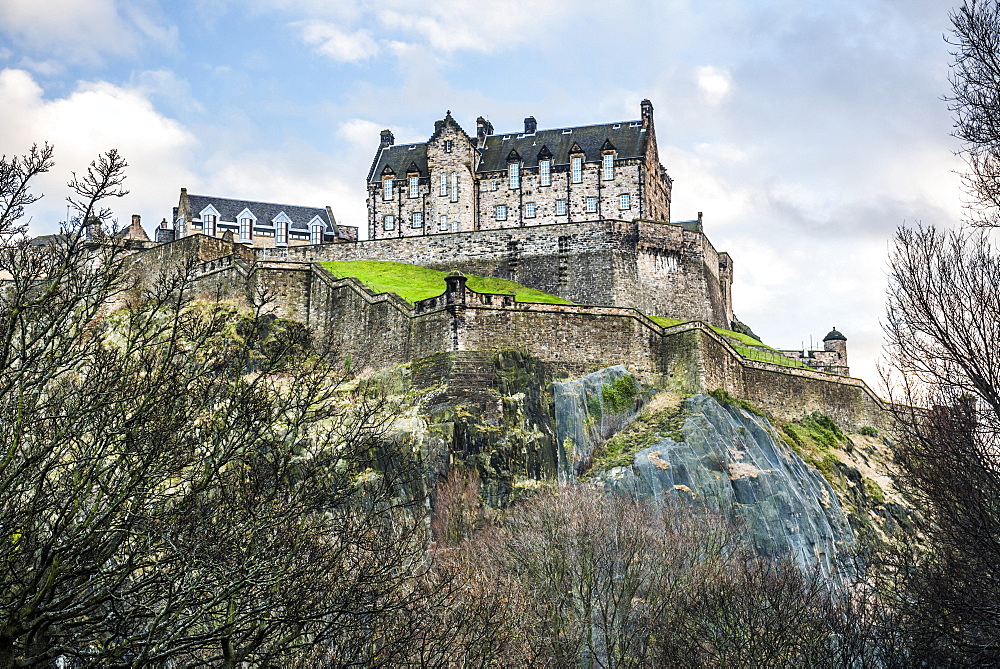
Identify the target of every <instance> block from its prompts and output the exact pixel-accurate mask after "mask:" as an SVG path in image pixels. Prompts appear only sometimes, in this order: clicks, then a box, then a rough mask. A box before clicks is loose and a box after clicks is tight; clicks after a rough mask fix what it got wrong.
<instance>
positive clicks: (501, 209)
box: [497, 204, 507, 221]
mask: <svg viewBox="0 0 1000 669" xmlns="http://www.w3.org/2000/svg"><path fill="white" fill-rule="evenodd" d="M497 220H498V221H506V220H507V205H505V204H498V205H497Z"/></svg>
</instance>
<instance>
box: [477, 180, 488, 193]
mask: <svg viewBox="0 0 1000 669" xmlns="http://www.w3.org/2000/svg"><path fill="white" fill-rule="evenodd" d="M489 189H490V185H489V184H488V183H487V182H485V181H481V182H479V190H481V191H482V192H484V193H485V192H486V191H488V190H489Z"/></svg>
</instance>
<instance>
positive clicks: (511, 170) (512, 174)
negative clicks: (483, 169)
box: [507, 163, 521, 188]
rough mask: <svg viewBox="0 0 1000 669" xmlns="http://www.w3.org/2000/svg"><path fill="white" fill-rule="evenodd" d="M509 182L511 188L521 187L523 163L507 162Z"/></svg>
mask: <svg viewBox="0 0 1000 669" xmlns="http://www.w3.org/2000/svg"><path fill="white" fill-rule="evenodd" d="M507 182H508V183H509V184H510V187H511V188H520V187H521V163H508V164H507Z"/></svg>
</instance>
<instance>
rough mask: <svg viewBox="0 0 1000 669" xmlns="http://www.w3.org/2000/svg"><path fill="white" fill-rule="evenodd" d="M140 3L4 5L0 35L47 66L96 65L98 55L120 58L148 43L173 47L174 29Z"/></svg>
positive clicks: (19, 0) (88, 0)
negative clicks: (64, 63) (57, 63)
mask: <svg viewBox="0 0 1000 669" xmlns="http://www.w3.org/2000/svg"><path fill="white" fill-rule="evenodd" d="M143 4H145V3H138V4H137V3H135V2H129V3H124V4H123V6H120V5H119V3H118V2H116V1H115V0H46V2H45V3H44V6H40V5H39V3H38V2H37V1H36V0H3V2H0V33H3V34H6V35H8V36H9V37H10V38H11V39H12V40H13V41H14V42H16V43H18V45H19V46H21V47H22V48H25V49H27V50H29V51H31V52H33V53H34V54H44V56H45V60H47V61H58V60H67V59H69V60H81V61H85V62H87V63H95V62H97V61H99V60H100V57H101V55H103V54H112V55H119V56H120V55H125V54H130V53H133V52H134V51H135V50H136V49H137V48H138V46H139V45H140V44H141V43H142V42H144V41H146V40H151V41H154V42H157V43H159V44H161V45H162V44H170V43H173V42H174V41H175V40H176V38H177V29H176V27H170V26H168V25H166V22H165V20H164V19H163V18H162V17H155V18H154V16H153V13H151V12H150V11H149V10H148V8H147V7H144V6H142V5H143Z"/></svg>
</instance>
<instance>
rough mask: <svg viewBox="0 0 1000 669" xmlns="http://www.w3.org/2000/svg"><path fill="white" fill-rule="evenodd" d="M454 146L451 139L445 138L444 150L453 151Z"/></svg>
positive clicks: (446, 151)
mask: <svg viewBox="0 0 1000 669" xmlns="http://www.w3.org/2000/svg"><path fill="white" fill-rule="evenodd" d="M453 146H454V142H453V141H452V140H450V139H446V140H444V152H445V153H451V149H452V147H453Z"/></svg>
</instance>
